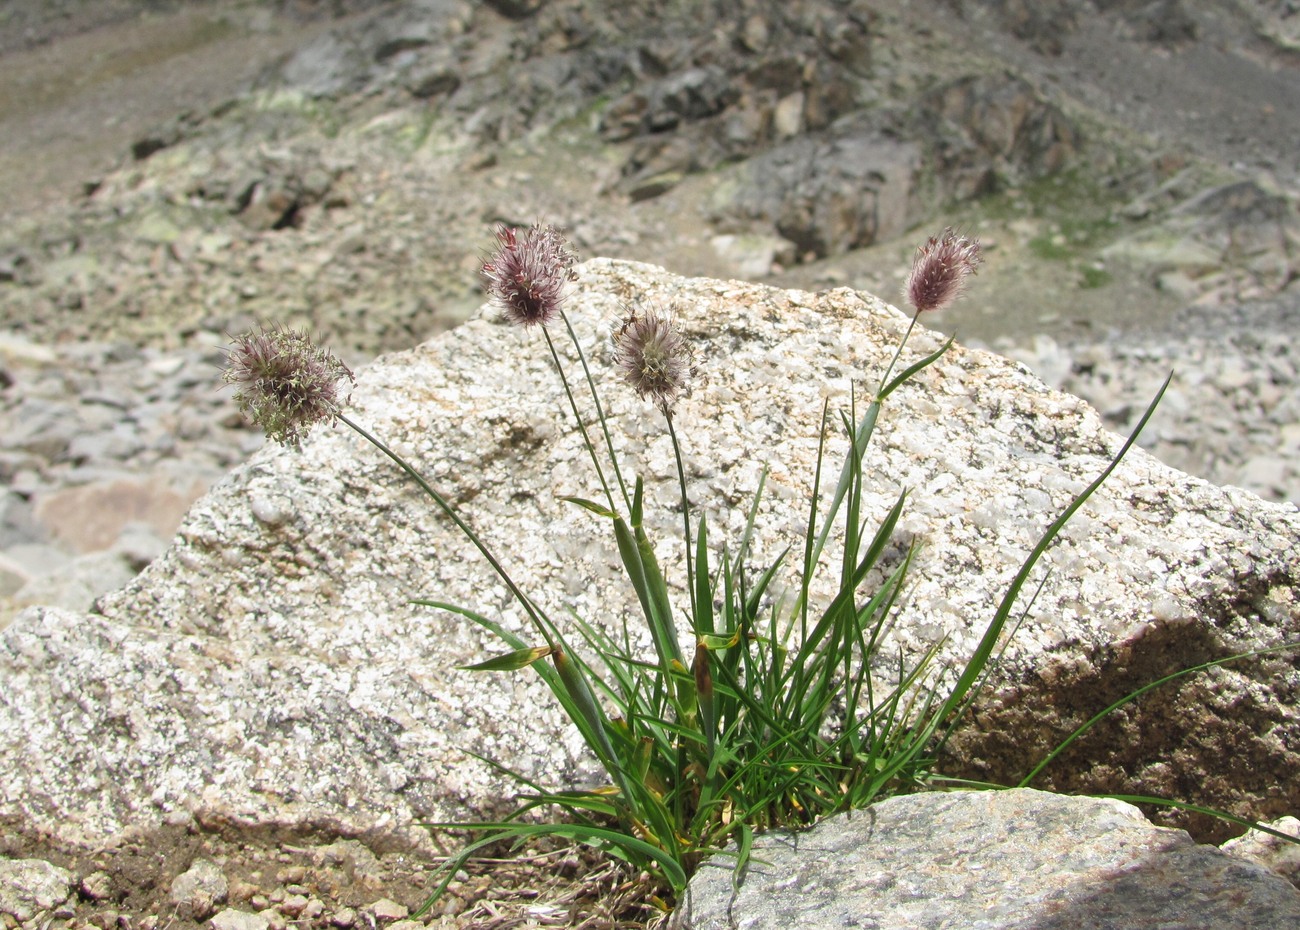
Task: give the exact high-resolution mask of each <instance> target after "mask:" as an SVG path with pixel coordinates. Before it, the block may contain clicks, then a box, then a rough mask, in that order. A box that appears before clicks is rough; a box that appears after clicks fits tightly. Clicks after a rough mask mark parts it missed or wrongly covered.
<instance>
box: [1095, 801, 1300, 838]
mask: <svg viewBox="0 0 1300 930" xmlns="http://www.w3.org/2000/svg"><path fill="white" fill-rule="evenodd" d="M1097 797H1099V798H1113V799H1115V800H1116V801H1126V802H1127V803H1129V804H1150V805H1152V806H1154V807H1172V808H1175V809H1176V810H1180V811H1188V812H1190V813H1193V814H1205V815H1206V816H1207V817H1214V818H1215V819H1217V820H1226V821H1227V822H1228V823H1235V824H1238V825H1240V826H1243V827H1249V828H1250V829H1252V830H1258V831H1259V832H1260V833H1267V834H1268V835H1269V836H1275V837H1277V838H1278V839H1280V840H1286V841H1287V842H1288V843H1293V844H1294V845H1296V846H1300V837H1296V836H1292V835H1291V834H1289V833H1283V832H1282V831H1281V830H1275V829H1273V828H1272V827H1267V826H1265V825H1264V824H1262V823H1259V822H1257V821H1254V820H1251V819H1250V818H1249V817H1238V816H1237V815H1236V814H1229V813H1228V812H1227V811H1221V810H1215V809H1214V808H1213V807H1202V806H1201V805H1200V804H1188V803H1187V802H1186V801H1171V800H1169V798H1149V797H1147V796H1146V795H1142V794H1099V795H1097Z"/></svg>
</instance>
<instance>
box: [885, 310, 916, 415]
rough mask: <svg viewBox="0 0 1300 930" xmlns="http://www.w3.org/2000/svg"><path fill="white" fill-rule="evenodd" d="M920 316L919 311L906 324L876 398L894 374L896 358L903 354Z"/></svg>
mask: <svg viewBox="0 0 1300 930" xmlns="http://www.w3.org/2000/svg"><path fill="white" fill-rule="evenodd" d="M920 315H921V311H920V310H918V311H916V313H914V314H912V322H910V323H908V324H907V332H905V333H903V338H902V339H900V340H899V342H898V347H897V348H896V349H894V357H893V358H891V359H890V360H889V367H888V368H886V369H885V376H884V377H883V378H881V379H880V387H879V388H877V389H876V395H877V396H879V395H881V394H883V393H884V390H885V385H886V384H888V383H889V376H890V375H892V374H893V373H894V366H895V365H897V364H898V357H899V356H900V355H902V354H903V346H905V345H907V340H908V339H909V338H911V335H912V330H913V329H914V328H915V327H916V321H917V318H918V317H920Z"/></svg>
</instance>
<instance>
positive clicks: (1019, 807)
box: [670, 790, 1300, 930]
mask: <svg viewBox="0 0 1300 930" xmlns="http://www.w3.org/2000/svg"><path fill="white" fill-rule="evenodd" d="M733 873H734V863H733V862H732V861H731V860H729V859H728V858H727V857H726V856H716V857H714V859H712V860H711V861H709V862H707V863H705V864H704V865H703V866H702V867H701V869H700V871H699V872H698V873H697V874H696V876H695V878H694V880H693V881H692V882H691V885H690V888H689V890H688V892H687V894H686V897H685V900H684V901H683V902H682V903H681V904H680V905H679V907H678V909H677V911H676V912H675V913H674V915H673V918H672V922H671V924H670V926H672V927H674V928H677V930H734V928H736V927H744V928H746V930H788V928H790V927H800V928H807V930H836V928H841V927H872V928H875V930H912V928H917V927H926V928H928V930H1011V928H1016V930H1031V928H1032V930H1067V928H1068V930H1085V928H1086V930H1132V928H1135V927H1169V928H1174V927H1180V928H1187V930H1191V928H1196V930H1279V928H1282V927H1292V926H1297V925H1300V892H1297V891H1296V889H1295V888H1293V887H1291V885H1290V884H1288V883H1287V882H1286V881H1284V880H1283V879H1282V878H1281V877H1279V876H1278V875H1275V874H1273V873H1272V872H1269V871H1268V870H1267V869H1262V868H1260V867H1258V866H1255V865H1252V864H1249V863H1246V862H1242V861H1240V860H1238V859H1234V858H1233V857H1232V856H1229V855H1227V854H1226V853H1223V852H1220V851H1219V850H1217V849H1215V848H1213V847H1210V846H1198V845H1196V844H1195V843H1193V842H1192V840H1191V838H1190V837H1189V836H1187V834H1185V833H1183V832H1182V831H1181V830H1169V829H1164V828H1159V827H1153V826H1151V824H1149V823H1147V821H1146V820H1145V819H1144V818H1143V817H1142V814H1141V812H1140V811H1138V809H1137V808H1135V807H1132V806H1130V805H1128V804H1124V803H1122V802H1119V801H1111V800H1105V799H1098V798H1071V797H1063V796H1060V795H1055V794H1047V793H1043V792H1037V791H1029V790H1019V791H994V792H955V793H952V794H920V795H913V796H910V797H899V798H892V799H890V800H887V801H882V802H881V803H879V804H876V805H874V806H873V807H870V808H868V809H866V810H864V811H859V812H856V813H854V814H852V815H851V816H847V815H840V816H836V817H831V818H828V819H826V820H824V821H822V822H821V823H819V824H817V825H816V826H815V827H813V828H812V829H810V830H807V831H804V832H802V833H795V834H788V833H776V834H769V835H766V836H763V837H760V838H759V839H758V841H757V842H756V843H755V844H754V848H753V852H752V861H751V862H750V864H749V867H748V869H747V870H746V871H745V872H744V873H743V876H742V877H741V878H740V880H739V887H738V888H736V887H734V886H733V881H734V880H735V879H734V876H733Z"/></svg>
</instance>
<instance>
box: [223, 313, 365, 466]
mask: <svg viewBox="0 0 1300 930" xmlns="http://www.w3.org/2000/svg"><path fill="white" fill-rule="evenodd" d="M226 356H227V365H226V369H225V371H223V372H222V375H221V377H222V380H223V381H225V382H226V383H227V384H233V385H236V387H237V390H236V391H235V403H236V404H238V405H239V412H240V413H242V414H243V415H244V416H246V417H247V418H248V419H250V420H252V421H253V422H254V423H256V424H257V425H258V426H260V427H261V428H262V430H263V432H265V433H266V435H267V438H268V439H274V440H275V441H276V442H278V443H280V444H281V445H286V446H296V445H298V444H299V443H300V442H301V441H302V438H303V437H304V436H306V435H307V433H308V432H310V431H311V428H312V427H313V426H315V425H316V424H317V423H324V422H327V421H328V422H333V421H334V420H335V419H337V418H338V417H339V416H340V415H341V414H342V413H343V407H344V406H345V405H346V404H347V402H348V400H349V399H350V397H351V394H349V395H348V396H346V397H345V396H342V394H341V392H340V389H339V386H340V384H341V383H342V382H344V381H347V382H348V384H349V385H352V384H355V383H356V379H355V378H354V377H353V376H352V372H351V371H350V370H349V369H348V366H346V365H344V364H343V363H342V362H341V361H339V360H338V359H337V358H335V357H334V355H333V354H331V353H330V352H329V351H328V350H326V349H323V348H321V347H320V346H317V345H316V344H314V343H313V342H312V340H311V336H310V335H309V334H308V333H307V331H306V330H304V331H302V332H300V333H299V332H294V331H293V330H291V329H286V328H285V327H283V326H274V327H272V328H271V329H259V330H255V331H252V332H248V333H245V334H243V335H242V336H237V337H235V338H234V340H233V343H232V346H231V348H230V349H228V350H227V352H226Z"/></svg>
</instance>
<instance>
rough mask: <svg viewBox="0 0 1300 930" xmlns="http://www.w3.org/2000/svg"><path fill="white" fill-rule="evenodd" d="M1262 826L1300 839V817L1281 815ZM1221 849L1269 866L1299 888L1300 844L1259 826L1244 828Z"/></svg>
mask: <svg viewBox="0 0 1300 930" xmlns="http://www.w3.org/2000/svg"><path fill="white" fill-rule="evenodd" d="M1264 826H1266V827H1270V828H1271V829H1274V830H1277V831H1278V832H1279V833H1285V834H1286V835H1287V836H1293V837H1295V838H1296V839H1300V820H1297V819H1296V818H1295V817H1282V818H1280V819H1278V820H1275V821H1273V822H1272V823H1268V824H1264ZM1222 849H1223V851H1224V852H1226V853H1230V854H1231V855H1234V856H1239V857H1240V858H1242V859H1249V860H1250V861H1251V862H1257V863H1259V864H1260V865H1262V866H1265V867H1266V868H1269V869H1272V870H1273V871H1274V872H1276V873H1277V874H1278V875H1281V876H1282V877H1283V878H1285V879H1286V880H1287V881H1289V882H1290V883H1291V884H1292V885H1294V886H1295V887H1296V888H1300V845H1297V844H1296V843H1288V842H1287V841H1286V840H1284V839H1282V838H1280V837H1277V836H1274V835H1273V834H1271V833H1265V832H1264V831H1262V830H1247V831H1246V833H1245V834H1244V835H1242V836H1239V837H1236V838H1234V839H1231V840H1228V842H1226V843H1224V844H1223V846H1222Z"/></svg>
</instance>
